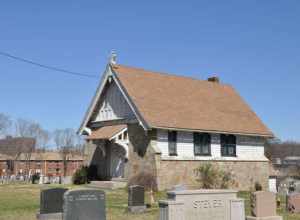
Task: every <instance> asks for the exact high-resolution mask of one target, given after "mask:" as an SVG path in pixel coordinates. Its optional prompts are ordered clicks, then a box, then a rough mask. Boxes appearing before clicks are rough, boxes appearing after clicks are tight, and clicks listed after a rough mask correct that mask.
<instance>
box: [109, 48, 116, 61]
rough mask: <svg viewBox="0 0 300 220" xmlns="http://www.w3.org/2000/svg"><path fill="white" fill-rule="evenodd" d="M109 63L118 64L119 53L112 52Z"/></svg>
mask: <svg viewBox="0 0 300 220" xmlns="http://www.w3.org/2000/svg"><path fill="white" fill-rule="evenodd" d="M109 63H110V64H112V65H115V64H117V53H116V51H115V50H112V51H111V53H110V59H109Z"/></svg>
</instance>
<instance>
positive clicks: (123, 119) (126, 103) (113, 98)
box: [78, 64, 148, 135]
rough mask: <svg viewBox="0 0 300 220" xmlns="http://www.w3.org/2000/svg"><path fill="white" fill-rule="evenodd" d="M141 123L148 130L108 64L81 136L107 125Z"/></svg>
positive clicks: (87, 113)
mask: <svg viewBox="0 0 300 220" xmlns="http://www.w3.org/2000/svg"><path fill="white" fill-rule="evenodd" d="M129 123H139V124H140V125H141V126H142V127H143V128H144V129H145V130H147V129H148V125H147V124H146V122H145V120H144V119H143V117H142V116H141V115H140V113H139V112H138V110H137V108H136V106H135V105H134V103H133V101H132V100H131V98H130V97H129V95H128V93H127V91H126V89H125V88H124V87H123V85H122V84H121V82H120V81H119V80H118V78H117V77H116V75H115V73H114V71H112V68H111V64H108V65H107V67H106V70H105V72H104V74H103V76H102V79H101V81H100V83H99V86H98V88H97V91H96V93H95V96H94V97H93V100H92V102H91V104H90V106H89V108H88V110H87V112H86V114H85V116H84V119H83V121H82V123H81V125H80V128H79V130H78V133H79V134H82V135H85V134H90V133H91V129H92V128H96V127H102V126H107V125H117V124H129Z"/></svg>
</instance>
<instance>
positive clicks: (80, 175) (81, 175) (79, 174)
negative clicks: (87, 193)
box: [72, 167, 88, 185]
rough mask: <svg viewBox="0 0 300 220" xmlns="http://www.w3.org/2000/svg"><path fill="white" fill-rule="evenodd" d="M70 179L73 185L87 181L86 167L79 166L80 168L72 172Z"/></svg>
mask: <svg viewBox="0 0 300 220" xmlns="http://www.w3.org/2000/svg"><path fill="white" fill-rule="evenodd" d="M72 180H73V183H74V184H75V185H80V184H86V183H88V168H87V167H81V168H80V169H78V170H76V172H75V173H74V174H73V177H72Z"/></svg>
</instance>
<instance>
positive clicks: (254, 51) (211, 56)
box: [0, 0, 300, 140]
mask: <svg viewBox="0 0 300 220" xmlns="http://www.w3.org/2000/svg"><path fill="white" fill-rule="evenodd" d="M299 25H300V2H299V1H296V0H295V1H293V0H291V1H268V0H266V1H254V0H252V1H189V2H188V1H99V0H98V1H55V0H54V1H30V0H29V1H6V2H2V3H1V7H0V30H1V32H0V51H6V52H9V53H12V54H15V55H17V56H21V57H25V58H28V59H31V60H34V61H36V62H40V63H43V64H47V65H52V66H57V67H60V68H65V69H68V70H71V71H76V72H82V73H87V74H94V75H98V76H99V78H100V76H101V74H102V72H103V70H104V68H105V65H106V63H107V60H108V56H109V53H110V51H111V50H112V49H115V50H116V51H117V53H118V62H119V63H122V64H126V65H132V66H138V67H143V68H145V69H150V70H157V71H164V72H171V73H176V74H184V75H186V76H192V77H196V78H199V79H206V78H207V77H208V76H210V75H212V74H217V75H218V76H219V77H220V78H221V80H222V82H224V83H228V84H231V85H233V86H234V87H235V88H236V89H237V90H238V91H239V92H240V94H241V96H242V97H243V98H244V99H245V100H246V101H247V102H248V103H249V104H250V105H251V106H252V108H253V109H254V111H255V112H256V113H257V114H258V115H259V116H260V117H261V118H262V120H263V121H264V123H265V124H266V125H267V126H268V127H269V128H270V129H271V130H272V131H273V132H274V133H275V134H276V135H277V136H278V137H280V138H282V139H283V140H300V123H299V122H300V110H299V108H300V102H299V100H300V86H299V82H300V68H299V67H300V40H299V39H300V28H299ZM0 83H1V84H0V100H1V104H0V112H4V113H7V114H9V115H11V116H12V117H14V118H18V117H22V118H27V119H33V120H36V121H38V122H40V123H41V124H42V125H43V126H44V127H45V128H47V129H49V130H53V129H55V128H64V127H72V128H77V127H78V126H79V124H80V122H81V120H82V117H83V115H84V112H85V111H86V109H87V106H88V104H89V102H90V100H91V98H92V96H93V94H94V92H95V89H96V86H97V84H98V80H97V79H89V78H80V77H74V76H69V75H66V74H64V73H59V72H53V71H50V70H46V69H41V68H39V67H35V66H31V65H28V64H24V63H19V62H16V61H14V60H11V59H9V58H5V57H1V56H0Z"/></svg>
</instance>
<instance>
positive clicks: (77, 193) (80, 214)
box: [63, 189, 106, 220]
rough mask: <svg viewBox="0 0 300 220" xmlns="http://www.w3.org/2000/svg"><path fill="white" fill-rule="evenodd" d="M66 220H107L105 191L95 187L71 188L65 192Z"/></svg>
mask: <svg viewBox="0 0 300 220" xmlns="http://www.w3.org/2000/svg"><path fill="white" fill-rule="evenodd" d="M63 209H64V214H63V219H64V220H75V219H76V220H105V219H106V213H105V193H104V192H103V191H101V190H94V189H75V190H69V191H68V192H66V193H65V194H64V208H63Z"/></svg>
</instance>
